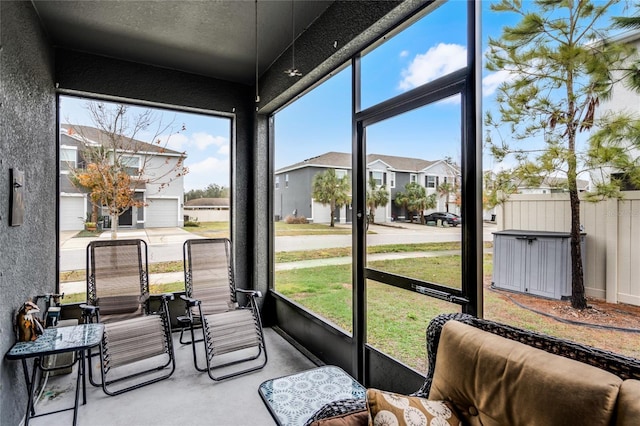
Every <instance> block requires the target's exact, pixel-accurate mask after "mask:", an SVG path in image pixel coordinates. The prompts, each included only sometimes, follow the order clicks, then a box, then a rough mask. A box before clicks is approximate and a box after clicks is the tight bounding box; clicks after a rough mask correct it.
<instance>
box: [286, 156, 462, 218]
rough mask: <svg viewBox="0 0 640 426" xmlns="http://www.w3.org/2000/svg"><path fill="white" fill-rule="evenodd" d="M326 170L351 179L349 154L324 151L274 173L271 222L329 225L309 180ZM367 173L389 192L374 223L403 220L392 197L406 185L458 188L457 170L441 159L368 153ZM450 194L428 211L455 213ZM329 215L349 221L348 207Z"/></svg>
mask: <svg viewBox="0 0 640 426" xmlns="http://www.w3.org/2000/svg"><path fill="white" fill-rule="evenodd" d="M327 169H335V171H336V175H337V176H338V177H342V176H345V175H347V176H351V154H348V153H343V152H327V153H325V154H322V155H319V156H317V157H313V158H308V159H306V160H304V161H301V162H299V163H295V164H292V165H290V166H287V167H283V168H281V169H279V170H277V171H276V173H275V182H274V185H275V188H274V212H275V216H276V217H275V219H276V220H282V219H284V218H286V217H287V216H289V215H297V216H304V217H306V218H308V219H309V220H310V221H313V222H316V223H326V222H329V221H330V218H331V216H330V215H331V212H330V211H329V207H328V206H323V205H322V204H320V203H318V202H317V201H315V200H314V199H313V178H314V176H315V175H317V174H318V173H323V172H324V171H325V170H327ZM367 171H368V177H369V179H373V180H375V181H376V184H377V186H382V185H384V186H385V187H386V189H387V190H388V191H389V202H388V203H387V205H386V206H384V207H379V208H378V209H377V210H376V212H375V221H376V222H377V223H381V222H388V221H392V220H398V219H399V220H402V219H404V218H405V217H407V214H408V213H407V212H406V211H404V209H403V208H401V207H399V206H397V205H396V203H395V199H396V194H397V193H398V192H402V191H404V189H405V185H406V184H407V183H410V182H415V183H418V184H419V185H422V186H423V187H425V188H426V192H427V195H429V194H434V193H438V187H440V185H441V184H442V183H451V187H452V188H455V187H458V186H459V176H460V171H459V169H458V168H457V167H456V166H455V165H453V164H450V163H449V162H447V161H445V160H436V161H428V160H422V159H419V158H409V157H397V156H392V155H381V154H369V155H367ZM454 192H455V191H452V192H451V193H450V194H449V199H445V196H440V195H439V196H438V197H437V203H438V204H437V207H436V208H435V209H433V210H432V211H444V210H446V207H447V204H448V207H449V211H451V212H453V213H457V212H458V211H457V210H458V206H457V205H456V203H455V193H454ZM430 211H431V210H430ZM430 211H426V212H425V213H429V212H430ZM333 214H334V217H335V219H336V221H339V222H343V223H344V222H351V206H350V205H347V206H343V207H341V208H337V209H336V211H335V212H333Z"/></svg>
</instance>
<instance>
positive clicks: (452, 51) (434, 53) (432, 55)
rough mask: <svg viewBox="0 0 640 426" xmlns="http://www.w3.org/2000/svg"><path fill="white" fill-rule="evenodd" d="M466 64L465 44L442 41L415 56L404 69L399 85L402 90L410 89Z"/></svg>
mask: <svg viewBox="0 0 640 426" xmlns="http://www.w3.org/2000/svg"><path fill="white" fill-rule="evenodd" d="M466 64H467V49H466V48H465V47H464V46H461V45H459V44H445V43H440V44H438V45H437V46H435V47H432V48H430V49H429V50H428V51H427V52H426V53H422V54H418V55H416V56H415V58H413V61H411V63H410V64H409V67H408V68H407V69H405V70H403V71H402V80H401V81H400V84H399V85H398V86H399V88H400V89H401V90H410V89H413V88H414V87H417V86H420V85H422V84H424V83H426V82H428V81H432V80H435V79H436V78H438V77H442V76H443V75H445V74H449V73H450V72H453V71H455V70H458V69H460V68H463V67H465V66H466Z"/></svg>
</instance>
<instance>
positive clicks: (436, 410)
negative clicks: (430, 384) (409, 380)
mask: <svg viewBox="0 0 640 426" xmlns="http://www.w3.org/2000/svg"><path fill="white" fill-rule="evenodd" d="M367 409H368V411H369V425H370V426H378V425H379V426H391V425H397V426H405V425H406V426H447V425H452V426H458V425H461V422H460V419H459V418H458V416H457V415H456V413H455V411H454V410H453V408H452V406H451V405H450V404H449V403H448V402H446V401H433V400H428V399H425V398H419V397H417V396H406V395H401V394H397V393H392V392H386V391H381V390H378V389H368V390H367Z"/></svg>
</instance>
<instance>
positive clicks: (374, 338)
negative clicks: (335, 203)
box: [276, 255, 640, 371]
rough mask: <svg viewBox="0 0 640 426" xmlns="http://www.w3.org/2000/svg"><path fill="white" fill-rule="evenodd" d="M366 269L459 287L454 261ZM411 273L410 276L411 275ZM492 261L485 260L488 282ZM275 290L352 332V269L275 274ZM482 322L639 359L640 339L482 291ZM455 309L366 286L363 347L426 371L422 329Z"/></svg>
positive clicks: (388, 263)
mask: <svg viewBox="0 0 640 426" xmlns="http://www.w3.org/2000/svg"><path fill="white" fill-rule="evenodd" d="M370 266H371V267H373V268H376V269H381V270H385V271H394V272H399V273H402V274H403V275H408V276H412V277H415V278H421V279H426V280H429V281H433V282H439V283H443V284H446V285H449V286H451V287H459V282H460V278H459V274H460V273H459V271H460V257H459V256H441V257H436V258H413V259H402V260H400V261H398V260H396V261H382V262H371V263H370ZM410 271H412V272H410ZM491 272H492V259H491V255H485V258H484V274H485V282H490V280H491ZM276 290H277V291H278V292H280V293H282V294H283V295H285V296H287V297H290V298H291V299H293V300H295V301H296V302H298V303H300V304H302V305H303V306H305V307H307V308H308V309H310V310H312V311H314V312H315V313H317V314H319V315H320V316H322V317H324V318H326V319H327V320H329V321H330V322H332V323H334V324H336V325H338V326H339V327H341V328H342V329H344V330H346V331H348V332H350V331H351V266H350V265H340V266H322V267H315V268H306V269H296V270H288V271H278V272H277V273H276ZM484 309H485V315H484V316H485V318H488V319H491V320H494V321H498V322H503V323H508V324H512V325H515V326H518V327H521V328H525V329H529V330H535V331H539V332H542V333H547V334H551V335H554V336H558V337H561V338H564V339H568V340H573V341H577V342H580V343H584V344H588V345H591V346H596V347H601V348H605V349H608V350H612V351H615V352H618V353H621V354H625V355H628V356H632V357H636V358H640V334H630V333H624V332H617V331H608V330H597V331H595V330H594V329H591V328H586V327H581V326H576V325H569V324H564V323H561V322H557V321H555V320H553V319H551V318H547V317H544V316H541V315H538V314H536V313H534V312H531V311H529V310H527V309H523V308H521V307H519V306H517V305H516V304H514V303H512V302H511V301H509V300H508V299H507V298H505V297H503V296H502V294H500V293H497V292H494V291H492V290H491V289H490V288H489V287H487V286H485V291H484ZM459 311H460V308H459V306H457V305H453V304H450V303H448V302H444V301H441V300H437V299H433V298H429V297H426V296H423V295H421V294H418V293H413V292H409V291H406V290H402V289H398V288H395V287H392V286H389V285H384V284H381V283H378V282H374V281H371V280H369V281H368V282H367V312H368V317H367V325H368V328H367V333H368V335H367V341H368V342H369V343H370V344H372V345H373V346H375V347H376V348H378V349H380V350H382V351H384V352H386V353H388V354H390V355H391V356H393V357H395V358H397V359H399V360H400V361H402V362H404V363H406V364H407V365H409V366H411V367H413V368H416V369H417V370H418V371H425V370H426V349H425V327H426V325H427V324H428V323H429V321H430V320H431V319H432V318H433V317H434V316H436V315H438V314H439V313H444V312H459Z"/></svg>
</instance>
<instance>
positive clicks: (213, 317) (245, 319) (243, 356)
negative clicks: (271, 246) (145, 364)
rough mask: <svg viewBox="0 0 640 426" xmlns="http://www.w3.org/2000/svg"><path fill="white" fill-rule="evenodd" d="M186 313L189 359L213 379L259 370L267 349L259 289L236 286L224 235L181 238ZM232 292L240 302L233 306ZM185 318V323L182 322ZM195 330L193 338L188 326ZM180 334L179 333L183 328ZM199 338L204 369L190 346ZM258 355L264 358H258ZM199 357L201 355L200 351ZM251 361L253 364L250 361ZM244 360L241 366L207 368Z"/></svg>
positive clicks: (229, 249)
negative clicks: (182, 240) (222, 236)
mask: <svg viewBox="0 0 640 426" xmlns="http://www.w3.org/2000/svg"><path fill="white" fill-rule="evenodd" d="M183 252H184V276H185V293H186V294H185V296H181V297H182V298H183V299H184V300H185V301H186V303H187V307H186V309H187V315H186V317H182V323H183V324H185V323H186V324H188V328H189V329H190V332H191V341H190V342H184V341H183V340H182V339H181V343H183V344H185V343H191V345H192V349H193V362H194V364H195V367H196V369H197V370H198V371H203V372H204V371H206V372H207V373H208V374H209V377H210V378H211V379H213V380H223V379H227V378H229V377H234V376H237V375H240V374H244V373H248V372H250V371H255V370H259V369H261V368H262V367H264V366H265V364H266V363H267V351H266V348H265V345H264V334H263V331H262V323H261V320H260V313H259V311H258V305H257V303H256V298H257V297H261V296H262V295H261V293H260V292H259V291H252V290H244V289H240V288H236V286H235V281H234V276H233V267H232V264H233V263H232V257H231V241H229V240H228V239H227V238H206V239H192V240H187V241H185V243H184V246H183ZM237 295H243V297H244V298H246V303H244V304H243V305H242V306H240V305H239V304H238V299H237ZM185 318H186V321H185ZM196 329H201V331H202V338H199V339H196V337H195V332H194V330H196ZM182 332H184V327H183V330H182ZM201 342H202V346H203V347H204V357H205V360H206V367H205V366H203V365H201V364H199V363H198V356H197V350H196V346H197V344H199V343H201ZM261 355H263V358H264V360H259V358H260V356H261ZM201 356H202V355H201ZM250 361H254V362H250ZM240 363H244V365H243V367H242V368H233V369H224V370H218V371H222V372H223V374H222V375H219V376H216V375H214V373H213V370H217V369H221V368H223V367H228V366H231V365H234V364H240Z"/></svg>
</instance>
